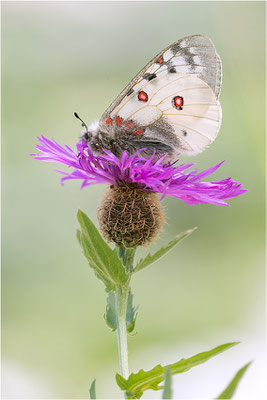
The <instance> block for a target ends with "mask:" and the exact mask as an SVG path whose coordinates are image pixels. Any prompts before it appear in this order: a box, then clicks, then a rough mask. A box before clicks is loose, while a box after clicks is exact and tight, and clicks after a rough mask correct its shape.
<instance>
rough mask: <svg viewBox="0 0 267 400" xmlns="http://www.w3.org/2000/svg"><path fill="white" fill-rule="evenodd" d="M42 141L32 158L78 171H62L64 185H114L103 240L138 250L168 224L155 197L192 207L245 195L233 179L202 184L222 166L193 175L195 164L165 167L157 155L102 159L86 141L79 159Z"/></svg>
mask: <svg viewBox="0 0 267 400" xmlns="http://www.w3.org/2000/svg"><path fill="white" fill-rule="evenodd" d="M38 139H39V142H40V144H36V145H35V147H36V148H37V149H38V150H39V151H40V153H38V154H32V156H33V157H34V158H36V159H38V160H42V161H47V162H57V163H61V164H64V165H67V166H68V167H72V168H73V170H72V171H71V172H64V171H58V172H60V173H61V174H63V177H62V179H61V183H62V184H63V183H64V182H65V181H66V180H71V179H78V180H81V181H82V185H81V187H82V188H84V187H86V186H89V185H92V184H97V183H106V184H108V185H110V191H109V192H108V194H107V196H106V197H105V199H104V201H103V203H102V206H101V207H100V209H99V220H100V227H101V229H102V232H103V233H104V236H105V237H106V238H107V239H109V240H112V241H114V242H116V243H124V244H126V245H133V244H132V243H133V242H134V243H135V245H139V244H145V243H147V242H149V241H150V240H151V239H153V238H154V237H155V235H156V234H157V232H158V230H159V228H160V227H161V225H162V220H163V217H162V213H161V211H160V205H159V200H158V198H157V196H156V195H155V194H156V193H159V194H161V199H160V200H162V199H163V198H164V197H165V196H172V197H177V198H179V199H181V200H182V201H183V202H185V203H187V204H190V205H196V204H201V203H202V204H205V203H210V204H216V205H228V204H227V203H226V202H225V200H226V199H229V198H232V197H235V196H239V195H240V194H242V193H244V192H246V189H243V188H242V184H241V183H239V182H236V181H234V180H233V179H232V178H227V179H222V180H219V181H212V182H206V181H203V178H205V177H207V176H209V175H211V174H212V173H213V172H215V171H216V170H217V169H218V168H219V167H220V166H221V165H222V163H223V162H220V163H219V164H217V165H215V166H213V167H211V168H208V169H206V170H204V171H202V172H199V173H198V172H197V170H196V169H190V168H191V167H192V166H193V165H194V163H191V164H180V165H177V162H175V163H172V164H170V163H164V158H165V157H164V156H163V157H161V158H160V159H157V158H156V152H155V151H154V153H153V155H152V156H151V157H150V158H148V159H147V158H144V157H142V156H141V155H140V153H141V152H142V150H144V149H140V150H139V151H137V152H136V153H135V154H133V155H131V156H128V154H127V152H126V151H124V152H123V154H122V157H121V159H118V158H117V157H116V156H115V155H114V154H113V153H111V152H110V151H108V150H105V149H103V154H101V155H94V154H92V152H91V150H90V148H89V147H88V146H87V144H86V142H84V141H81V142H79V143H78V144H77V153H76V152H75V151H74V150H72V149H71V148H70V147H68V146H66V145H65V147H63V146H61V145H60V144H59V143H57V142H56V141H55V140H49V139H47V138H45V137H44V136H42V137H39V138H38ZM113 214H114V215H113ZM111 221H112V223H111ZM137 221H138V222H137ZM114 232H115V233H114ZM133 232H134V234H133ZM133 238H134V240H133ZM137 238H138V240H137Z"/></svg>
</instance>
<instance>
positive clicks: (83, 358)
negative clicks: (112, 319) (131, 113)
mask: <svg viewBox="0 0 267 400" xmlns="http://www.w3.org/2000/svg"><path fill="white" fill-rule="evenodd" d="M264 14H265V10H264V3H263V2H146V3H145V2H136V3H134V2H108V3H106V2H39V3H38V2H3V3H2V22H3V24H2V56H3V61H2V77H3V80H2V94H3V102H2V113H3V114H2V115H3V123H2V160H3V161H2V167H3V257H2V358H3V370H2V373H3V380H2V392H3V397H5V398H88V388H89V386H90V383H91V381H92V380H93V379H94V378H96V379H97V395H98V397H102V398H116V397H119V396H121V394H120V392H119V390H118V389H117V387H116V384H115V382H114V374H115V372H116V371H118V369H119V365H118V356H117V347H116V337H115V334H114V333H112V332H111V331H110V330H109V329H108V328H107V327H106V325H105V323H104V319H103V314H104V311H105V292H104V286H103V284H102V283H101V282H100V281H98V280H97V279H96V278H95V276H94V274H93V272H92V270H91V269H90V268H89V267H88V265H87V263H86V260H85V259H84V257H83V255H82V253H81V250H80V248H79V245H78V243H77V242H76V238H75V228H76V227H77V222H76V211H77V209H78V208H79V207H80V208H81V209H82V210H83V211H85V212H86V213H88V215H89V216H90V217H91V218H92V219H93V221H94V222H95V223H97V220H96V208H97V205H98V203H99V200H100V198H101V196H102V193H103V191H104V190H105V187H104V186H95V187H89V188H86V189H84V190H82V191H81V190H80V189H79V183H78V182H68V183H66V184H65V186H63V187H62V186H60V182H59V179H60V176H59V174H57V173H56V172H53V168H57V167H58V166H57V165H52V164H45V163H42V162H40V161H35V160H33V159H32V158H30V157H29V154H30V153H32V152H33V145H34V143H35V142H36V136H37V135H40V134H45V135H46V136H47V137H49V138H51V137H54V138H55V139H57V140H58V141H59V142H60V143H62V144H63V143H66V144H68V145H70V146H72V147H73V148H74V146H75V143H76V142H77V140H78V135H79V131H80V125H79V122H78V121H77V120H75V118H74V117H73V111H77V112H78V113H79V114H80V115H81V117H82V118H84V119H85V121H86V122H87V123H90V122H91V121H92V120H93V119H96V118H99V117H100V115H101V113H102V112H103V111H104V110H105V109H106V107H107V106H108V105H109V104H110V103H111V101H112V100H113V99H114V98H115V96H116V95H117V94H118V93H119V92H120V91H121V89H122V88H123V87H124V86H125V85H126V84H127V83H128V81H129V80H130V79H131V78H132V77H133V76H134V75H135V74H136V73H137V72H138V70H140V69H141V68H142V67H143V66H144V65H145V64H146V63H147V62H148V61H149V60H150V59H151V58H152V57H153V56H154V55H155V54H156V53H158V52H159V51H160V50H161V49H163V48H164V47H166V46H167V45H169V44H170V43H171V42H174V41H176V40H177V39H179V38H182V37H184V36H187V35H193V34H204V35H207V36H209V37H210V38H211V39H212V40H213V42H214V43H215V45H216V48H217V51H218V53H219V54H220V56H221V59H222V63H223V89H222V93H221V104H222V110H223V122H222V127H221V132H220V134H219V136H218V138H217V139H216V141H215V142H214V144H213V145H212V146H211V147H210V148H209V149H208V150H207V151H205V152H204V153H202V154H200V155H198V156H197V157H194V161H195V162H196V163H197V165H198V167H199V168H200V169H203V168H208V167H210V166H212V165H214V164H215V163H218V162H220V161H222V160H224V159H225V160H226V163H225V164H224V166H223V167H221V169H220V170H219V171H217V172H216V174H214V176H213V177H212V179H215V180H218V179H222V178H225V177H228V176H232V177H233V178H234V179H236V180H238V181H241V182H243V184H244V186H245V187H246V188H248V190H249V191H248V193H247V194H245V195H242V196H241V197H240V198H235V199H232V200H230V201H229V203H230V204H231V207H217V206H213V205H199V206H194V207H193V206H188V205H185V204H183V203H182V202H181V201H179V200H177V199H173V198H168V199H165V200H164V208H165V214H166V219H167V224H166V225H165V229H164V232H163V233H162V234H161V237H160V238H159V239H158V240H157V242H156V243H155V244H154V245H153V246H151V247H152V250H153V249H156V248H157V247H158V246H160V245H161V244H164V243H166V242H167V241H168V240H169V239H171V238H172V237H173V236H174V235H175V234H177V233H179V232H181V231H183V230H185V229H187V228H191V227H193V226H198V228H199V229H198V231H197V232H196V233H194V234H193V236H191V237H190V238H189V239H187V240H186V241H184V242H183V243H182V244H181V245H180V246H179V247H178V248H176V249H175V250H174V251H173V252H172V253H170V254H169V255H168V256H166V258H165V259H164V260H163V261H161V262H158V263H157V264H155V265H153V266H151V267H150V268H147V270H145V271H143V272H140V273H139V274H138V275H137V276H135V278H134V279H133V283H132V289H133V292H134V296H135V297H134V299H135V303H136V304H137V305H139V314H138V318H137V326H136V329H137V332H138V334H137V335H136V336H133V337H130V338H129V354H130V369H131V370H132V371H137V370H138V369H139V368H145V369H149V368H152V367H153V366H154V365H156V364H157V363H169V362H174V361H176V360H178V359H179V358H181V357H189V356H191V355H193V354H195V353H197V352H200V351H204V350H207V349H210V348H212V347H214V346H216V345H219V344H221V343H224V342H228V341H235V340H240V341H242V344H240V345H239V346H237V347H235V348H233V349H231V350H228V352H226V353H223V354H221V355H219V356H217V357H216V358H215V359H213V360H211V361H209V362H207V363H206V364H204V365H202V366H199V367H196V368H194V369H193V370H191V371H190V372H187V373H186V374H181V375H178V376H175V378H174V397H175V398H177V399H190V398H191V399H199V398H201V399H208V398H214V397H215V396H217V395H218V394H219V393H220V392H221V391H222V389H224V387H225V386H226V384H227V383H228V382H229V381H230V379H231V378H232V376H233V375H234V374H235V372H236V371H237V370H238V369H239V368H240V367H241V366H243V365H244V364H245V363H246V362H248V361H250V360H251V359H254V360H255V361H254V364H253V365H252V366H251V367H250V369H249V370H248V372H247V374H246V376H245V378H244V380H243V381H242V383H241V385H240V387H239V389H238V391H237V395H236V398H239V399H249V400H251V399H252V398H253V399H259V398H263V387H264V379H263V377H264V372H263V342H264V28H265V25H264V24H265V21H264ZM184 160H186V161H189V158H187V159H186V158H184ZM191 160H192V159H190V161H191ZM139 254H140V253H139ZM144 398H158V399H159V398H161V393H160V392H146V394H145V396H144Z"/></svg>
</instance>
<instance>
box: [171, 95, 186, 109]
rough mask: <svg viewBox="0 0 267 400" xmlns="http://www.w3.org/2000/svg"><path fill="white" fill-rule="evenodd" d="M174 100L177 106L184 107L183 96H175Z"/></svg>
mask: <svg viewBox="0 0 267 400" xmlns="http://www.w3.org/2000/svg"><path fill="white" fill-rule="evenodd" d="M173 102H174V105H175V107H177V108H179V107H182V105H183V104H184V99H183V98H182V97H181V96H175V97H174V98H173Z"/></svg>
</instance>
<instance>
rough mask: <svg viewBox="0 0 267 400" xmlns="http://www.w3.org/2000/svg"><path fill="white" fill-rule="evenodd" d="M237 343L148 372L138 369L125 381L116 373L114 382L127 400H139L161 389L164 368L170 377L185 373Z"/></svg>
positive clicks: (218, 347)
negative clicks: (145, 394)
mask: <svg viewBox="0 0 267 400" xmlns="http://www.w3.org/2000/svg"><path fill="white" fill-rule="evenodd" d="M238 343H239V342H232V343H226V344H222V345H221V346H217V347H215V348H214V349H212V350H209V351H204V352H203V353H199V354H196V355H195V356H193V357H190V358H187V359H184V358H182V359H181V360H179V361H177V362H176V363H174V364H169V365H166V366H165V367H163V366H161V365H157V366H156V367H154V368H153V369H151V370H150V371H144V370H143V369H140V370H139V371H138V372H137V373H136V374H135V373H132V374H131V375H130V376H129V378H128V379H127V380H126V379H124V378H123V377H122V376H121V375H120V374H118V373H117V374H116V381H117V384H118V385H119V387H120V388H121V389H122V390H125V391H127V395H128V398H129V399H140V397H141V396H142V395H143V393H144V391H145V390H148V389H152V390H160V389H161V387H160V386H159V383H161V382H162V381H163V379H164V368H166V367H169V368H170V370H171V373H172V375H174V374H180V373H182V372H186V371H188V370H189V369H190V368H193V367H196V366H197V365H199V364H202V363H204V362H206V361H208V360H209V359H210V358H212V357H214V356H216V355H217V354H220V353H222V352H223V351H225V350H228V349H230V347H233V346H235V345H237V344H238Z"/></svg>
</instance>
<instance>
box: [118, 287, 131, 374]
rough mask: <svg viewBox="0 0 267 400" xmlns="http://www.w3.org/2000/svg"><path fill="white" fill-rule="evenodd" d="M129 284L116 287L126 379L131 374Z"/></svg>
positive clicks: (121, 354)
mask: <svg viewBox="0 0 267 400" xmlns="http://www.w3.org/2000/svg"><path fill="white" fill-rule="evenodd" d="M128 293H129V286H127V287H121V286H118V287H117V289H116V293H115V296H116V312H117V322H118V325H117V338H118V347H119V356H120V367H121V374H122V376H123V377H124V378H125V379H128V376H129V367H128V349H127V327H126V310H127V303H128Z"/></svg>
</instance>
